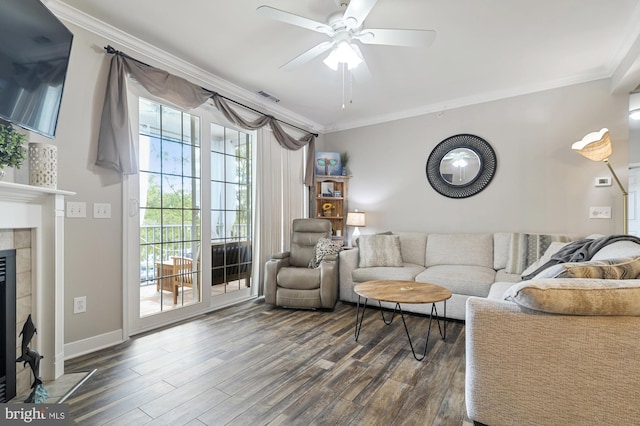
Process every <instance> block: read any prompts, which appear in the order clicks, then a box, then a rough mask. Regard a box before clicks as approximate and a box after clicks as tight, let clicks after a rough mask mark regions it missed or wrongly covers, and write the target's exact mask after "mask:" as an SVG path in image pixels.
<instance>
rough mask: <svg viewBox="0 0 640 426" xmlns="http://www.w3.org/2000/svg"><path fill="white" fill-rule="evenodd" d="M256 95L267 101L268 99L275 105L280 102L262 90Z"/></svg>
mask: <svg viewBox="0 0 640 426" xmlns="http://www.w3.org/2000/svg"><path fill="white" fill-rule="evenodd" d="M258 94H259V95H260V96H262V97H265V98H267V99H269V100H270V101H273V102H275V103H278V102H280V99H278V98H276V97H275V96H273V95H272V94H271V93H267V92H265V91H264V90H261V91H259V92H258Z"/></svg>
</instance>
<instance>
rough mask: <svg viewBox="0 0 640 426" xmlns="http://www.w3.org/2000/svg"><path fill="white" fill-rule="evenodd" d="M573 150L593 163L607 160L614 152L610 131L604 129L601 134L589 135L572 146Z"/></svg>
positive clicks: (593, 133)
mask: <svg viewBox="0 0 640 426" xmlns="http://www.w3.org/2000/svg"><path fill="white" fill-rule="evenodd" d="M571 149H573V150H574V151H576V152H578V153H579V154H580V155H582V156H584V157H586V158H588V159H589V160H592V161H603V160H606V159H607V158H609V157H610V156H611V152H612V148H611V138H609V129H607V128H603V129H602V130H600V131H599V132H592V133H589V134H588V135H586V136H585V137H584V138H582V140H580V141H578V142H575V143H574V144H573V145H571Z"/></svg>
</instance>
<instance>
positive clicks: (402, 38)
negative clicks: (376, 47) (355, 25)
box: [354, 29, 436, 47]
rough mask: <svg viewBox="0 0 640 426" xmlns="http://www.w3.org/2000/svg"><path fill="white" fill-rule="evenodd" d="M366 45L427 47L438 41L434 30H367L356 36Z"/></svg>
mask: <svg viewBox="0 0 640 426" xmlns="http://www.w3.org/2000/svg"><path fill="white" fill-rule="evenodd" d="M354 38H357V39H358V40H360V41H361V42H362V43H364V44H382V45H390V46H407V47H427V46H431V44H433V42H434V41H435V39H436V32H435V31H432V30H396V29H366V30H363V31H362V32H361V33H360V34H358V35H357V36H355V37H354Z"/></svg>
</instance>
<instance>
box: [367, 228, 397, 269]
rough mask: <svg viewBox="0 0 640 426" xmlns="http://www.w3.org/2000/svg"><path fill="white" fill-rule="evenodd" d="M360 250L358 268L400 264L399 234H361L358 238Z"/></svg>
mask: <svg viewBox="0 0 640 426" xmlns="http://www.w3.org/2000/svg"><path fill="white" fill-rule="evenodd" d="M358 249H359V250H360V261H359V264H358V266H359V267H360V268H372V267H376V266H396V267H400V266H402V252H401V251H400V236H398V235H361V236H360V238H359V239H358Z"/></svg>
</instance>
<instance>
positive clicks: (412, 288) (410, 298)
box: [353, 280, 451, 361]
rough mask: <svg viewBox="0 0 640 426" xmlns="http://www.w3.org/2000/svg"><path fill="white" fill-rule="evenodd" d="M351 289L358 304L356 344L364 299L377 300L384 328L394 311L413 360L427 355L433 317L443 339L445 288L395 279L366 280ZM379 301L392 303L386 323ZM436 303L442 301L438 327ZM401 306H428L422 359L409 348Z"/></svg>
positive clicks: (390, 320)
mask: <svg viewBox="0 0 640 426" xmlns="http://www.w3.org/2000/svg"><path fill="white" fill-rule="evenodd" d="M353 290H354V291H355V292H356V294H357V295H358V304H357V308H356V330H355V338H356V341H357V340H358V337H359V336H360V331H361V330H362V320H363V319H364V313H365V311H366V309H367V300H368V299H374V300H377V301H378V306H380V314H381V315H382V321H384V323H385V324H386V325H391V323H392V322H393V318H394V316H395V314H396V312H398V313H400V317H401V318H402V323H403V324H404V331H405V332H406V333H407V338H408V339H409V346H411V352H413V357H414V358H415V359H417V360H418V361H422V360H423V359H424V358H425V356H426V355H427V345H428V343H429V335H430V334H431V323H432V321H433V319H434V315H435V317H436V322H437V324H438V331H439V332H440V337H441V338H442V340H444V339H445V338H446V337H447V323H446V320H445V318H444V317H446V316H447V299H450V298H451V292H450V291H449V290H447V289H446V288H443V287H440V286H437V285H435V284H427V283H418V282H414V281H398V280H377V281H367V282H364V283H361V284H357V285H356V286H355V287H354V288H353ZM362 297H364V303H363V304H362V305H363V307H362V314H361V313H360V299H361V298H362ZM381 302H391V303H395V307H394V308H393V313H392V314H391V319H389V320H387V319H386V318H385V317H384V311H383V310H382V303H381ZM436 302H444V316H443V324H442V326H440V318H439V317H438V310H437V309H436ZM401 303H431V313H430V314H429V327H428V329H427V337H426V340H425V342H424V351H423V352H422V356H421V357H418V356H417V355H416V351H415V349H414V348H413V342H412V341H411V335H409V329H408V328H407V323H406V321H405V319H404V312H402V308H401V307H400V304H401Z"/></svg>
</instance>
